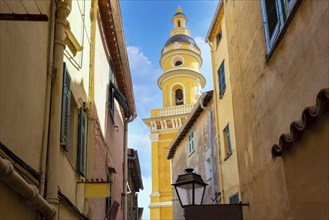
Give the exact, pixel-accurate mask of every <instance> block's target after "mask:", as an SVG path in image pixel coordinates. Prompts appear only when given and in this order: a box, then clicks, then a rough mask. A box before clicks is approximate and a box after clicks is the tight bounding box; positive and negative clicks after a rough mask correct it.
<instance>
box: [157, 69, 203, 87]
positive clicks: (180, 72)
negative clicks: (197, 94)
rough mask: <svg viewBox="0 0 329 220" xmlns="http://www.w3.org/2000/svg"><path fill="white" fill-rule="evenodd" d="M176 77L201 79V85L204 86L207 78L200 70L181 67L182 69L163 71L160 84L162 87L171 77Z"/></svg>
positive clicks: (159, 80)
mask: <svg viewBox="0 0 329 220" xmlns="http://www.w3.org/2000/svg"><path fill="white" fill-rule="evenodd" d="M176 77H189V78H193V79H195V80H198V79H199V80H200V84H201V87H202V88H203V87H204V86H205V84H206V79H205V78H204V76H203V75H201V74H200V73H199V72H197V71H195V70H192V69H188V68H180V69H173V70H169V71H167V72H165V73H163V74H162V75H161V76H160V77H159V79H158V86H159V88H160V89H162V86H163V84H164V83H165V82H166V81H168V80H169V79H172V78H176Z"/></svg>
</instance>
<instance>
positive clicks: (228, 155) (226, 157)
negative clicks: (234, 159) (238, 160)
mask: <svg viewBox="0 0 329 220" xmlns="http://www.w3.org/2000/svg"><path fill="white" fill-rule="evenodd" d="M231 155H232V152H230V153H227V154H226V156H225V158H224V161H226V160H227V159H228V158H229V157H231Z"/></svg>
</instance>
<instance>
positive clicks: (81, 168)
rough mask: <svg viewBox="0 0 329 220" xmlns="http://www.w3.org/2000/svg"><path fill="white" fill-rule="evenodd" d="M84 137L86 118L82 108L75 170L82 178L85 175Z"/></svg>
mask: <svg viewBox="0 0 329 220" xmlns="http://www.w3.org/2000/svg"><path fill="white" fill-rule="evenodd" d="M85 137H86V116H85V112H84V111H83V108H80V109H79V122H78V149H77V151H78V152H77V153H78V155H77V170H78V172H79V173H80V174H81V175H82V176H84V174H85V145H86V144H85Z"/></svg>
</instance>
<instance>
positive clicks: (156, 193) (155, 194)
mask: <svg viewBox="0 0 329 220" xmlns="http://www.w3.org/2000/svg"><path fill="white" fill-rule="evenodd" d="M159 196H160V193H159V192H152V193H151V194H150V197H159Z"/></svg>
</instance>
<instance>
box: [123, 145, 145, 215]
mask: <svg viewBox="0 0 329 220" xmlns="http://www.w3.org/2000/svg"><path fill="white" fill-rule="evenodd" d="M143 189H144V187H143V181H142V176H141V169H140V164H139V159H138V153H137V151H136V150H134V149H131V148H129V149H128V190H127V191H128V192H127V200H128V203H127V219H131V220H139V219H141V218H142V214H143V208H141V207H138V192H139V190H143Z"/></svg>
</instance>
